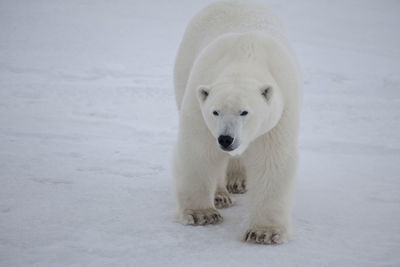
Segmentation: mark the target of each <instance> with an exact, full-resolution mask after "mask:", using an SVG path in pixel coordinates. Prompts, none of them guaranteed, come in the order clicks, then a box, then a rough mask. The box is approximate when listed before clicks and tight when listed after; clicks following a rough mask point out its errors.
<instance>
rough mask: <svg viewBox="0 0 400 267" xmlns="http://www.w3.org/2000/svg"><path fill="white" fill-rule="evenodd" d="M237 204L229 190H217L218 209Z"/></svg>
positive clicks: (215, 203) (215, 201) (215, 199)
mask: <svg viewBox="0 0 400 267" xmlns="http://www.w3.org/2000/svg"><path fill="white" fill-rule="evenodd" d="M234 204H235V202H234V200H233V199H232V198H231V197H230V196H229V193H228V192H217V193H216V194H215V198H214V205H215V207H216V208H218V209H222V208H228V207H230V206H233V205H234Z"/></svg>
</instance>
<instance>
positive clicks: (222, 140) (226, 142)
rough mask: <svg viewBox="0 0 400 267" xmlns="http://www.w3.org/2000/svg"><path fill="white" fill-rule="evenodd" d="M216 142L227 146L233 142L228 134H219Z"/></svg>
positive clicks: (224, 146)
mask: <svg viewBox="0 0 400 267" xmlns="http://www.w3.org/2000/svg"><path fill="white" fill-rule="evenodd" d="M218 143H219V144H220V145H221V146H222V147H223V148H227V147H229V146H230V145H231V144H232V143H233V138H232V137H231V136H229V135H220V136H219V137H218Z"/></svg>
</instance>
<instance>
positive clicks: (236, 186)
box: [226, 177, 247, 194]
mask: <svg viewBox="0 0 400 267" xmlns="http://www.w3.org/2000/svg"><path fill="white" fill-rule="evenodd" d="M226 189H228V191H229V193H232V194H243V193H245V192H246V191H247V190H246V179H245V178H243V177H238V178H230V179H229V181H228V184H227V185H226Z"/></svg>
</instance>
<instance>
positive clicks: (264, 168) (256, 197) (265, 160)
mask: <svg viewBox="0 0 400 267" xmlns="http://www.w3.org/2000/svg"><path fill="white" fill-rule="evenodd" d="M265 151H270V153H271V154H268V153H266V155H264V156H263V155H261V154H259V155H258V156H257V157H254V158H249V159H248V161H247V162H248V164H249V165H248V166H249V168H248V170H249V172H248V176H247V178H248V185H249V187H248V196H249V209H250V225H249V229H248V230H247V231H246V233H245V235H244V241H246V242H250V243H257V244H281V243H283V242H285V241H287V239H288V237H289V234H288V232H289V229H288V228H289V217H290V209H291V196H292V187H293V178H294V174H295V169H296V162H297V159H296V158H297V156H296V153H295V152H294V153H293V154H290V155H288V154H286V155H283V154H280V153H279V152H277V151H275V153H274V152H273V151H271V150H265ZM258 153H263V152H262V151H258Z"/></svg>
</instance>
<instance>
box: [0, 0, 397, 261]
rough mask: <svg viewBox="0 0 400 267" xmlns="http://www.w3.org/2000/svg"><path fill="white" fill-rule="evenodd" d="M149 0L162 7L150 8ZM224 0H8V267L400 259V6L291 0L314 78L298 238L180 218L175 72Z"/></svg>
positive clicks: (1, 40) (284, 13)
mask: <svg viewBox="0 0 400 267" xmlns="http://www.w3.org/2000/svg"><path fill="white" fill-rule="evenodd" d="M146 2H147V3H146ZM209 2H210V1H184V0H181V1H177V0H172V1H171V0H170V1H162V0H158V1H131V0H117V1H106V0H103V1H94V0H93V1H83V0H82V1H63V0H48V1H44V0H38V1H30V0H26V1H22V0H21V1H13V0H0V266H4V267H9V266H400V177H399V176H400V138H399V136H400V34H399V28H400V15H399V14H400V2H399V1H396V0H386V1H378V0H375V1H364V0H357V1H345V0H340V1H339V0H338V1H325V0H324V1H321V0H312V1H311V0H306V1H298V0H292V1H288V0H285V1H282V0H271V1H267V4H268V5H269V6H270V7H272V8H273V9H274V10H275V11H276V12H277V13H278V14H279V15H280V16H281V17H282V19H283V21H284V22H285V26H286V28H287V31H288V34H289V38H290V39H291V41H292V43H293V45H294V47H295V50H296V52H297V54H298V57H299V60H300V62H301V65H302V69H303V71H304V77H305V92H304V102H303V103H304V104H303V112H302V122H301V136H300V152H301V162H300V169H299V174H298V179H297V193H296V198H295V208H294V211H293V230H294V236H293V240H292V241H291V242H289V243H288V244H285V245H282V246H257V245H251V244H246V243H243V242H241V241H240V238H241V236H242V234H243V233H244V231H245V230H246V226H247V225H246V218H247V213H246V196H245V195H242V196H236V199H237V200H238V205H237V206H235V207H232V208H229V209H225V210H222V214H223V216H224V217H225V221H224V222H223V223H222V224H220V225H215V226H206V227H189V226H182V225H180V224H177V223H175V222H174V221H173V213H174V211H175V207H176V206H175V201H174V197H173V193H172V192H173V190H172V181H173V178H172V176H171V174H170V161H171V152H172V148H173V145H174V142H175V138H176V134H177V126H178V120H177V112H176V106H175V102H174V95H173V87H172V79H171V76H172V75H171V74H172V66H173V61H174V56H175V53H176V51H177V47H178V44H179V41H180V38H181V37H182V34H183V31H184V28H185V26H186V24H187V22H188V21H189V19H190V18H191V17H192V16H193V15H194V14H195V13H196V12H197V11H198V10H200V9H201V8H202V7H203V6H204V5H205V4H207V3H209Z"/></svg>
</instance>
